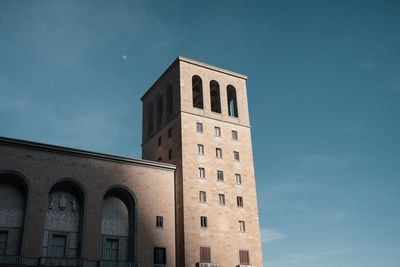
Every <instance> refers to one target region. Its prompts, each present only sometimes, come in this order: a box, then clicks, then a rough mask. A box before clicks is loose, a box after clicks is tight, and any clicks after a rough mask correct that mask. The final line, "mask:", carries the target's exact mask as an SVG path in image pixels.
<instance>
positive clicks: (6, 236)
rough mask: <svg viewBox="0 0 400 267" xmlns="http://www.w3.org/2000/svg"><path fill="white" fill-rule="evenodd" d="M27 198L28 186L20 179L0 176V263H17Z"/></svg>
mask: <svg viewBox="0 0 400 267" xmlns="http://www.w3.org/2000/svg"><path fill="white" fill-rule="evenodd" d="M27 197H28V186H27V184H26V183H25V181H24V180H23V179H22V178H21V177H19V176H18V175H15V174H13V173H2V174H0V263H10V264H17V263H18V262H16V261H17V260H18V257H15V256H19V255H21V244H22V238H23V234H24V221H25V211H26V206H27V205H26V202H27ZM14 262H15V263H14Z"/></svg>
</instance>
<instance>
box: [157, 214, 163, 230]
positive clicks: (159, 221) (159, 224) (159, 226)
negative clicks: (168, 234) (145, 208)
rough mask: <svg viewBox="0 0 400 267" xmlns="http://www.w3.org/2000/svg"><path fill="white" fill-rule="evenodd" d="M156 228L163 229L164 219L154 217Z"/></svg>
mask: <svg viewBox="0 0 400 267" xmlns="http://www.w3.org/2000/svg"><path fill="white" fill-rule="evenodd" d="M156 227H158V228H163V227H164V217H163V216H156Z"/></svg>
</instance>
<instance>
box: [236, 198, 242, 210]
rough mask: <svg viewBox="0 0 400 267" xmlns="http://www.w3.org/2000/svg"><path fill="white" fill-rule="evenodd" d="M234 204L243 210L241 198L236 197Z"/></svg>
mask: <svg viewBox="0 0 400 267" xmlns="http://www.w3.org/2000/svg"><path fill="white" fill-rule="evenodd" d="M236 203H237V206H238V207H240V208H243V197H237V198H236Z"/></svg>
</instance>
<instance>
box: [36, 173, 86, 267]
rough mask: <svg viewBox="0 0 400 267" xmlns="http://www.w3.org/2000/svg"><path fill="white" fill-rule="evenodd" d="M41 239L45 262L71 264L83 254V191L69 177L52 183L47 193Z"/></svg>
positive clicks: (48, 263)
mask: <svg viewBox="0 0 400 267" xmlns="http://www.w3.org/2000/svg"><path fill="white" fill-rule="evenodd" d="M47 203H48V206H47V212H46V221H45V229H44V238H43V249H42V253H43V256H44V257H43V258H44V259H43V260H44V261H46V262H45V264H47V265H55V266H59V265H65V264H71V262H72V259H75V260H78V259H80V258H81V257H82V246H81V244H82V236H83V235H82V231H83V227H82V225H83V217H84V208H85V193H84V191H83V189H82V187H81V186H80V185H79V184H78V183H76V182H75V181H73V180H71V179H63V180H62V181H60V182H58V183H56V184H55V185H53V187H52V188H51V189H50V192H49V196H48V202H47Z"/></svg>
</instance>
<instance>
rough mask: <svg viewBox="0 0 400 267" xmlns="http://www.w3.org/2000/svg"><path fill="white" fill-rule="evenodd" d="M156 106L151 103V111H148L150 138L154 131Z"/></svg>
mask: <svg viewBox="0 0 400 267" xmlns="http://www.w3.org/2000/svg"><path fill="white" fill-rule="evenodd" d="M153 115H154V105H153V102H150V104H149V109H148V110H147V134H148V135H149V136H150V135H151V134H152V133H153V130H154V118H153Z"/></svg>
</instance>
